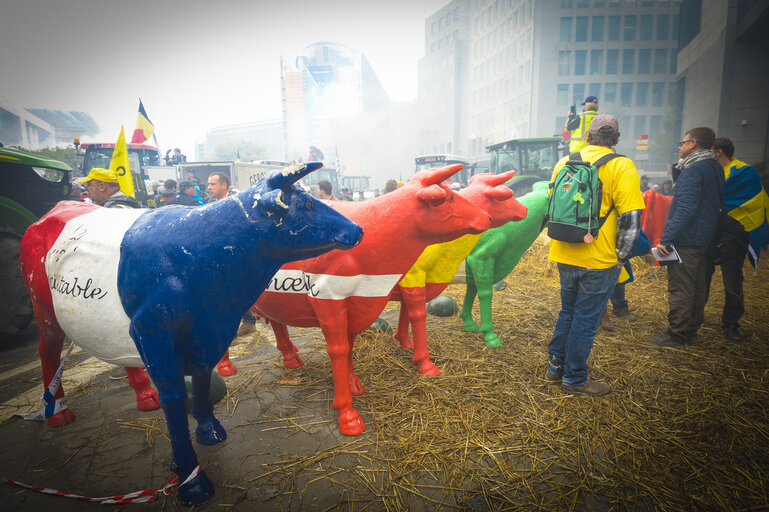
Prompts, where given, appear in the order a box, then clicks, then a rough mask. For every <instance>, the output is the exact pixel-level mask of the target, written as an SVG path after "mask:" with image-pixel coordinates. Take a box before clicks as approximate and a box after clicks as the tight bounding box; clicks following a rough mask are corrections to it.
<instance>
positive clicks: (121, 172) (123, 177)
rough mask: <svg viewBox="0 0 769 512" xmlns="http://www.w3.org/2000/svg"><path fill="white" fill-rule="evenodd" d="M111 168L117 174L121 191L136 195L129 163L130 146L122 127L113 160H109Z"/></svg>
mask: <svg viewBox="0 0 769 512" xmlns="http://www.w3.org/2000/svg"><path fill="white" fill-rule="evenodd" d="M109 170H110V171H114V172H115V174H117V182H118V185H120V191H121V192H123V193H124V194H125V195H127V196H131V197H134V183H133V178H132V177H131V167H130V166H129V165H128V147H127V146H126V143H125V132H124V131H123V127H122V126H121V127H120V136H119V137H118V139H117V142H115V150H114V151H113V152H112V160H110V162H109Z"/></svg>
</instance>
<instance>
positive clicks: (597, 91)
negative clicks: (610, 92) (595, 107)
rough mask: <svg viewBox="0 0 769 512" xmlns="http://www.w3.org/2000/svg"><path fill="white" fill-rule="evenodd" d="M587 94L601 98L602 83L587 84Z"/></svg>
mask: <svg viewBox="0 0 769 512" xmlns="http://www.w3.org/2000/svg"><path fill="white" fill-rule="evenodd" d="M587 95H588V96H595V97H596V98H598V99H599V100H600V99H601V84H596V83H592V84H590V85H588V86H587Z"/></svg>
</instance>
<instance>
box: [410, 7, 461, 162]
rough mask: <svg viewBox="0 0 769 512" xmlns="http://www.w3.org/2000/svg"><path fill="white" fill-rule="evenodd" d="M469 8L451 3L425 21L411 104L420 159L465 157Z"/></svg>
mask: <svg viewBox="0 0 769 512" xmlns="http://www.w3.org/2000/svg"><path fill="white" fill-rule="evenodd" d="M470 3H471V0H454V1H453V2H450V3H449V4H447V5H446V6H445V7H443V8H442V9H440V10H439V11H437V12H436V13H435V14H433V15H432V16H430V17H428V18H427V19H426V20H425V56H424V57H423V58H422V59H420V61H419V82H418V83H419V93H418V99H417V103H418V112H419V119H420V123H419V139H418V140H419V148H418V153H420V154H429V153H455V154H458V155H467V154H468V148H467V116H468V114H469V109H467V108H465V105H466V103H467V95H468V90H469V89H468V88H469V83H470V81H469V73H467V69H468V61H467V58H468V55H467V54H468V45H469V40H470Z"/></svg>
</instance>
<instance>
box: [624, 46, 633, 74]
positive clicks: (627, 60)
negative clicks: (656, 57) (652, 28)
mask: <svg viewBox="0 0 769 512" xmlns="http://www.w3.org/2000/svg"><path fill="white" fill-rule="evenodd" d="M634 71H635V50H622V74H623V75H632V74H633V73H634Z"/></svg>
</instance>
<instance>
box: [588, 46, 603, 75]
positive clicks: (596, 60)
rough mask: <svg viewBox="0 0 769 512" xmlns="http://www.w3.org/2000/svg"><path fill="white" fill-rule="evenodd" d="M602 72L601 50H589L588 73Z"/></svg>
mask: <svg viewBox="0 0 769 512" xmlns="http://www.w3.org/2000/svg"><path fill="white" fill-rule="evenodd" d="M601 73H603V50H590V74H591V75H600V74H601Z"/></svg>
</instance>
